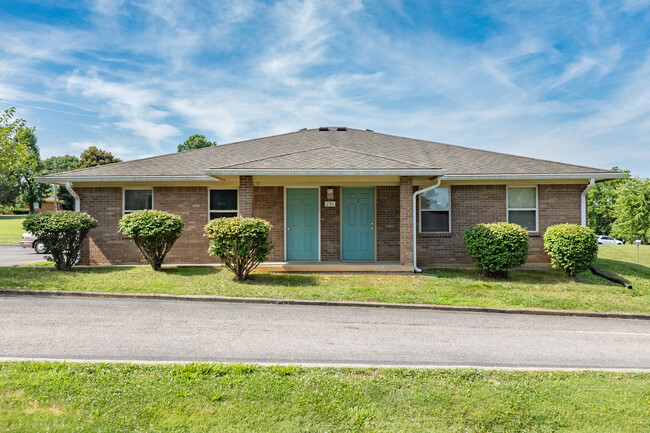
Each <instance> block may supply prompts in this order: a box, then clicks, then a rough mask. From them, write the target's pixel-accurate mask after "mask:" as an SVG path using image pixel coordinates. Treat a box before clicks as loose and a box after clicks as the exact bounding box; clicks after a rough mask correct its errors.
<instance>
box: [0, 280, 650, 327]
mask: <svg viewBox="0 0 650 433" xmlns="http://www.w3.org/2000/svg"><path fill="white" fill-rule="evenodd" d="M1 295H9V296H76V297H88V298H116V299H148V300H160V301H192V302H224V303H239V304H275V305H307V306H317V307H356V308H390V309H400V310H433V311H453V312H470V313H498V314H528V315H535V316H564V317H566V316H571V317H599V318H606V319H634V320H650V314H642V313H617V312H599V311H584V310H549V309H543V308H505V307H474V306H466V305H439V304H408V303H397V302H362V301H328V300H320V299H315V300H314V299H293V298H255V297H237V296H213V295H177V294H167V293H127V292H92V291H75V290H35V289H6V288H0V296H1Z"/></svg>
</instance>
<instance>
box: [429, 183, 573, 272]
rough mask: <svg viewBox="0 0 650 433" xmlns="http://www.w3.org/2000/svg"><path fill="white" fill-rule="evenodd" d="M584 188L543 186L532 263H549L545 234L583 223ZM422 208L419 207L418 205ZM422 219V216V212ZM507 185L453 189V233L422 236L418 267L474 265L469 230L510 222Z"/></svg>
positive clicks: (532, 238) (530, 254)
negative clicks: (466, 243) (466, 244)
mask: <svg viewBox="0 0 650 433" xmlns="http://www.w3.org/2000/svg"><path fill="white" fill-rule="evenodd" d="M583 189H584V186H583V185H539V187H538V194H539V196H538V199H539V229H540V232H539V233H531V235H530V238H529V249H528V260H527V263H528V264H533V265H534V264H544V265H547V264H548V263H549V258H548V256H547V255H546V253H545V252H544V239H543V235H544V232H545V231H546V229H547V228H548V227H549V226H551V225H554V224H561V223H574V224H579V223H580V194H581V192H582V190H583ZM418 205H419V204H418ZM418 218H419V213H418ZM506 220H507V214H506V186H505V185H455V186H452V187H451V233H450V234H422V233H419V234H418V265H419V266H420V267H422V266H471V265H472V261H471V259H469V257H467V252H466V250H465V247H464V246H463V243H462V238H463V234H464V233H465V230H466V229H467V228H468V227H470V226H472V225H475V224H479V223H488V222H499V221H506Z"/></svg>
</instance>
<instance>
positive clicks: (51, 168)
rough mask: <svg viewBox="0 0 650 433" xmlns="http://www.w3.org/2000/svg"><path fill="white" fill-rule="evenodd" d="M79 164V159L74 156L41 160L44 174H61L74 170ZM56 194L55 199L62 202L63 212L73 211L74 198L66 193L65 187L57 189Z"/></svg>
mask: <svg viewBox="0 0 650 433" xmlns="http://www.w3.org/2000/svg"><path fill="white" fill-rule="evenodd" d="M77 164H79V158H77V157H76V156H74V155H63V156H51V157H49V158H47V159H45V160H43V165H44V167H45V173H47V174H52V173H61V172H63V171H70V170H74V169H75V168H76V167H77ZM57 190H58V192H57V196H58V197H57V199H58V200H62V201H63V206H62V208H63V209H64V210H74V197H72V194H70V193H69V192H68V190H67V189H65V187H63V186H61V187H59V188H58V189H57Z"/></svg>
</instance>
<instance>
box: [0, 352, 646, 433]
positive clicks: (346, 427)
mask: <svg viewBox="0 0 650 433" xmlns="http://www.w3.org/2000/svg"><path fill="white" fill-rule="evenodd" d="M649 382H650V374H642V373H606V372H513V371H496V370H495V371H480V370H479V371H476V370H414V369H380V370H373V369H334V368H329V369H311V368H302V367H293V366H291V367H279V366H272V367H260V366H256V365H242V364H230V365H224V364H185V365H127V364H66V363H40V362H16V363H0V426H2V431H4V432H27V431H44V429H45V426H47V429H48V431H50V432H69V431H79V432H126V431H129V432H136V431H137V432H250V431H254V432H375V431H382V432H438V431H444V432H487V431H512V432H514V431H517V432H552V431H568V432H577V431H580V432H647V431H649V430H650V388H649V387H648V383H649Z"/></svg>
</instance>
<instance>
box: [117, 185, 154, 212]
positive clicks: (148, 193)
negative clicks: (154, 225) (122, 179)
mask: <svg viewBox="0 0 650 433" xmlns="http://www.w3.org/2000/svg"><path fill="white" fill-rule="evenodd" d="M143 209H153V191H152V190H150V189H127V190H124V212H125V213H130V212H133V211H136V210H143Z"/></svg>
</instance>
